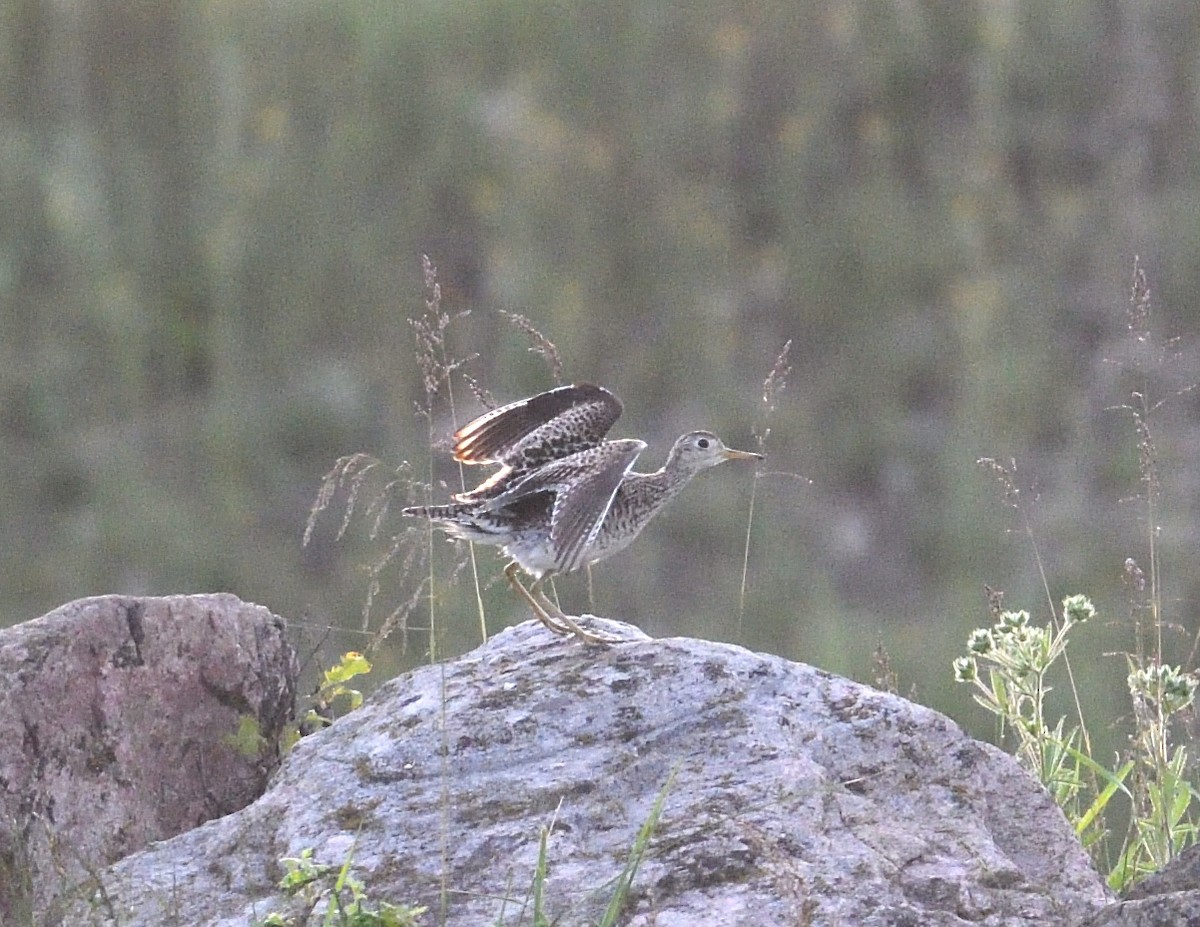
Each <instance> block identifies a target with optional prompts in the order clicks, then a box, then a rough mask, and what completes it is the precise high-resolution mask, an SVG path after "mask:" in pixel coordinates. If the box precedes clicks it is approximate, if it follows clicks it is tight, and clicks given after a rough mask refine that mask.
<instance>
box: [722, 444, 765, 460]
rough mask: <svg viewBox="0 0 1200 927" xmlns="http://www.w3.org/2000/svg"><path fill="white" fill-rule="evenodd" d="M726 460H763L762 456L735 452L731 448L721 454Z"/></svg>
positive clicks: (751, 452) (747, 452) (748, 452)
mask: <svg viewBox="0 0 1200 927" xmlns="http://www.w3.org/2000/svg"><path fill="white" fill-rule="evenodd" d="M721 456H722V457H723V458H725V459H726V460H762V459H763V455H762V454H755V453H754V452H753V451H735V450H734V449H733V448H731V447H727V448H725V451H724V453H722V454H721Z"/></svg>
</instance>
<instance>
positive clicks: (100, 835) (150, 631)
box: [0, 595, 297, 925]
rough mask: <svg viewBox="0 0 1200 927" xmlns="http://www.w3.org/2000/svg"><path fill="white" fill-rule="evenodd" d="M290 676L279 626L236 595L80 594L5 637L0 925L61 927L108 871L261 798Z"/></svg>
mask: <svg viewBox="0 0 1200 927" xmlns="http://www.w3.org/2000/svg"><path fill="white" fill-rule="evenodd" d="M296 674H297V669H296V661H295V656H294V654H293V651H292V648H291V647H290V645H289V644H288V642H287V641H286V640H285V638H284V629H283V622H282V621H281V620H280V619H279V618H277V617H276V616H275V615H272V614H271V613H270V612H269V611H267V609H265V608H262V607H260V606H257V605H248V604H246V603H244V602H242V601H240V600H239V599H237V598H236V597H234V596H231V595H201V596H175V597H171V598H135V597H130V596H102V597H98V598H91V599H80V600H79V601H76V602H71V603H69V604H67V605H64V606H62V607H61V608H59V609H57V610H55V611H53V612H51V613H50V614H48V615H45V616H43V617H41V618H38V619H36V620H33V621H28V622H25V623H24V624H20V625H17V626H16V627H13V628H9V629H7V630H4V631H0V924H5V925H7V924H28V923H31V922H38V921H43V920H44V921H47V922H54V921H56V920H57V919H58V915H57V914H55V913H54V912H55V904H54V902H55V899H56V898H57V897H58V896H59V895H60V894H62V893H64V892H66V891H68V890H71V889H72V887H74V886H78V884H79V883H81V882H83V883H86V882H87V881H88V877H89V876H90V875H92V874H94V873H96V872H97V871H99V870H100V869H102V868H103V867H104V866H106V865H108V864H109V863H112V862H114V861H116V860H118V859H120V858H121V857H123V856H126V855H128V854H129V853H131V852H133V851H134V850H138V849H141V848H142V847H144V846H146V845H147V844H149V843H151V842H153V841H155V840H162V839H164V838H167V837H172V836H174V835H176V834H180V833H183V832H184V831H188V830H191V829H192V828H193V827H195V826H197V825H198V824H201V823H203V822H204V821H207V820H210V819H211V818H215V817H220V816H221V815H224V814H228V813H230V812H231V811H236V810H237V809H239V808H243V807H245V806H246V805H247V804H249V803H250V802H251V801H253V800H254V799H255V798H257V797H258V796H259V795H260V794H262V790H263V788H264V787H265V785H266V782H267V779H268V778H269V776H270V774H271V773H272V772H273V771H274V769H275V768H276V767H277V766H278V753H279V737H280V735H281V733H282V731H283V729H284V726H285V724H286V723H287V722H288V720H289V719H291V717H292V715H293V707H294V702H295V684H296ZM243 719H250V720H251V721H253V723H254V725H256V726H257V729H258V733H260V734H261V735H262V740H261V742H259V743H258V744H257V745H255V744H254V743H253V738H250V739H249V740H250V742H249V743H247V739H246V738H245V737H243V739H242V742H240V743H239V742H237V738H236V735H237V734H238V732H239V726H240V725H241V724H242V721H243ZM256 746H257V747H258V749H255V747H256ZM247 747H250V748H251V749H249V750H248V749H247Z"/></svg>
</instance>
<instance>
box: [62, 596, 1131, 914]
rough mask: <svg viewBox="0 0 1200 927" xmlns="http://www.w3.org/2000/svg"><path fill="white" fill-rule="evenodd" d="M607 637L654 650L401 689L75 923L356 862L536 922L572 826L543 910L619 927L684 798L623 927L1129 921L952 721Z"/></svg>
mask: <svg viewBox="0 0 1200 927" xmlns="http://www.w3.org/2000/svg"><path fill="white" fill-rule="evenodd" d="M589 621H590V623H591V626H592V627H595V628H597V629H598V630H601V631H603V632H607V633H610V634H611V633H614V632H616V633H619V634H621V635H623V636H625V637H628V638H629V639H630V640H629V642H628V643H622V644H617V645H614V646H612V647H609V648H595V647H586V646H583V645H581V644H579V643H577V642H576V641H573V640H560V639H555V638H552V637H551V636H550V635H549V634H547V633H546V631H545V630H544V629H543V628H542V627H541V626H540V625H537V624H535V623H532V622H530V623H526V624H523V625H520V626H518V627H516V628H511V629H509V630H506V631H504V632H502V633H501V634H498V635H497V636H496V637H494V638H493V639H492V640H490V641H488V642H487V644H485V645H484V646H482V647H480V648H479V649H477V650H475V651H473V652H471V653H469V654H467V655H465V656H463V657H461V658H459V659H457V660H454V661H452V662H450V663H446V664H444V665H437V666H429V667H425V668H422V669H419V670H416V671H414V672H412V673H409V674H407V675H406V676H403V677H401V678H398V679H395V680H393V681H391V682H389V683H388V684H386V685H384V686H383V687H382V688H381V689H380V690H379V691H378V692H377V693H376V694H375V696H373V697H372V698H370V699H368V701H367V703H366V704H365V705H363V706H362V707H361V708H360V709H358V710H357V711H354V712H352V713H351V714H349V715H348V716H347V717H345V718H343V719H342V720H340V721H338V722H337V723H336V724H334V725H333V727H331V728H330V729H328V730H326V731H323V732H321V733H319V734H316V735H313V736H311V737H308V738H305V739H304V740H303V741H301V743H300V744H299V745H298V746H297V747H296V749H295V750H294V751H293V752H292V753H291V755H290V756H289V757H288V758H287V759H286V761H285V762H284V764H283V766H282V768H281V769H280V771H279V773H278V774H277V775H276V777H275V779H274V781H273V782H272V784H271V786H270V788H269V790H268V791H267V792H266V794H265V795H263V797H262V798H260V799H259V800H258V801H256V802H255V803H254V804H252V805H251V806H249V807H248V808H246V809H244V810H242V811H240V812H238V813H236V814H232V815H229V816H228V817H225V818H222V819H220V820H217V821H211V822H209V823H207V824H205V825H203V826H201V827H199V828H197V829H195V830H193V831H191V832H189V833H186V834H183V835H181V836H179V837H176V838H174V839H172V840H168V841H166V842H163V843H160V844H156V845H154V846H152V847H149V848H147V849H146V850H143V851H142V852H140V853H137V854H135V855H133V856H131V857H129V858H127V859H125V860H123V861H122V862H120V863H118V864H116V865H115V866H113V867H112V868H111V869H109V870H108V871H107V872H106V873H104V874H103V887H104V894H103V895H101V894H100V893H96V894H95V895H93V897H92V898H91V899H90V900H89V901H87V902H81V903H79V904H78V905H77V906H76V907H75V909H74V910H73V911H72V912H71V914H70V917H69V918H68V922H69V923H71V924H72V925H75V924H88V923H96V924H101V923H120V924H122V925H123V927H137V925H155V927H158V925H163V924H175V923H179V924H188V925H213V927H217V925H221V927H235V925H236V927H246V925H250V924H253V923H255V922H256V920H257V919H259V918H262V917H264V916H265V915H266V914H267V913H269V912H271V911H276V910H278V911H282V912H286V913H291V914H296V913H299V912H300V911H301V910H303V909H298V908H297V907H295V906H294V905H295V900H293V901H291V902H289V901H288V900H286V899H284V898H282V897H281V895H280V892H279V890H278V887H277V883H278V880H279V878H280V876H281V867H280V865H279V863H278V860H279V859H280V858H281V857H287V856H296V855H298V854H299V853H300V852H301V851H302V850H304V849H305V848H307V847H311V848H314V850H315V858H316V859H317V860H319V861H322V862H326V863H329V864H332V865H334V866H338V865H341V863H342V862H343V861H344V860H345V859H346V858H347V856H348V855H350V854H351V853H352V857H353V867H354V872H355V873H356V874H357V876H358V877H359V878H361V879H362V880H363V882H364V883H365V885H366V890H367V893H368V894H369V896H370V897H371V898H372V899H373V900H387V901H391V902H394V903H404V904H423V905H427V906H428V907H429V909H430V910H429V913H428V914H427V915H426V916H425V917H424V919H423V920H422V921H421V923H423V924H443V923H445V924H449V925H452V927H456V925H463V927H465V925H471V927H476V925H491V924H497V923H503V924H505V925H510V927H511V925H517V924H530V923H532V909H531V907H530V905H531V902H530V901H529V892H530V886H531V884H532V882H533V875H534V872H535V868H536V866H537V861H538V853H539V834H540V833H541V832H542V831H543V829H547V830H548V831H549V836H548V841H547V845H548V859H549V871H548V876H547V878H546V880H545V884H544V887H543V895H544V901H543V911H544V913H545V915H546V917H547V918H548V920H549V922H551V923H557V924H560V925H563V927H573V925H585V924H594V923H595V922H596V921H597V920H598V918H599V917H600V914H601V912H602V911H603V909H604V906H605V905H606V904H607V902H608V900H609V898H610V897H611V896H612V893H613V880H614V879H615V878H616V877H617V876H618V874H619V873H620V872H621V870H622V867H623V865H624V863H625V861H626V859H627V858H628V855H629V853H630V849H631V847H632V846H633V845H634V843H635V840H636V837H637V834H638V831H639V828H640V827H642V825H643V823H644V822H645V821H647V819H648V818H649V816H650V814H651V811H652V808H653V807H654V803H655V800H656V798H657V797H658V796H659V795H661V794H662V793H663V790H664V788H665V787H666V786H667V784H668V783H670V787H669V789H668V790H667V792H666V797H665V804H664V806H663V811H662V816H661V818H660V820H659V822H658V826H657V828H656V829H655V831H654V834H653V836H652V838H651V840H650V841H649V845H648V852H647V856H646V858H645V859H644V861H643V863H642V865H641V868H640V869H639V870H638V871H637V874H636V878H635V880H634V882H633V890H632V893H631V895H630V897H629V900H628V906H627V908H626V910H625V913H624V915H623V916H622V918H621V920H620V921H619V923H621V924H623V925H633V927H642V925H644V927H650V925H656V927H683V925H688V927H692V925H697V924H703V925H705V927H722V925H739V927H743V925H776V924H778V925H789V927H793V925H800V924H811V925H845V927H885V925H887V927H900V925H913V927H941V925H945V927H950V925H968V924H970V925H976V927H978V925H984V927H1002V925H1004V927H1009V925H1011V927H1016V925H1022V927H1031V925H1054V927H1060V925H1064V924H1067V923H1072V922H1076V921H1077V920H1078V919H1082V918H1084V917H1087V916H1090V915H1091V914H1093V913H1094V912H1095V911H1097V910H1098V909H1099V908H1100V907H1101V906H1103V905H1104V904H1105V903H1106V902H1107V901H1108V893H1107V891H1106V889H1105V887H1104V885H1103V883H1102V881H1101V879H1100V877H1099V876H1098V875H1097V874H1096V872H1095V871H1094V870H1093V868H1092V866H1091V865H1090V863H1089V861H1088V858H1087V856H1086V854H1085V853H1084V852H1083V850H1082V849H1081V848H1080V846H1079V844H1078V842H1077V841H1076V839H1075V837H1074V835H1073V834H1072V831H1071V828H1070V827H1069V826H1068V824H1067V822H1066V820H1065V819H1064V817H1063V815H1062V814H1061V812H1060V811H1059V809H1058V808H1057V807H1056V806H1055V805H1054V803H1053V802H1052V801H1051V800H1050V798H1049V797H1048V796H1047V795H1046V793H1045V792H1044V791H1043V790H1042V789H1041V788H1040V787H1039V786H1038V784H1037V783H1036V782H1034V781H1033V780H1032V779H1031V778H1030V777H1029V776H1027V775H1026V774H1025V773H1024V772H1023V771H1021V770H1020V769H1019V768H1018V767H1017V766H1016V764H1015V763H1014V762H1013V761H1012V760H1011V759H1010V758H1009V757H1008V756H1006V755H1005V754H1003V753H1001V752H1000V751H998V750H995V749H993V748H992V747H989V746H987V745H985V744H981V743H978V742H976V741H974V740H972V739H971V738H970V737H968V736H967V735H966V734H965V733H963V731H962V730H960V729H959V728H958V726H957V725H955V724H954V723H953V722H951V721H949V720H948V719H947V718H945V717H943V716H942V715H939V714H937V713H936V712H934V711H931V710H929V709H926V708H922V707H921V706H919V705H915V704H913V703H911V702H908V701H905V700H904V699H902V698H899V697H896V696H893V695H888V694H885V693H882V692H878V691H876V690H873V689H871V688H869V687H866V686H862V685H858V684H856V683H853V682H850V681H848V680H846V679H842V678H839V677H837V676H832V675H830V674H828V673H824V672H821V671H820V670H816V669H813V668H811V667H808V666H804V665H799V664H795V663H790V662H788V661H786V660H783V659H780V658H778V657H771V656H764V655H761V654H755V653H751V652H749V651H747V650H744V649H742V648H740V647H736V646H731V645H727V644H717V643H708V642H704V641H698V640H688V639H667V640H649V639H647V638H645V636H644V635H642V634H641V632H639V631H637V630H636V629H633V628H631V627H629V626H627V625H622V624H618V623H616V622H607V621H602V620H600V619H589ZM299 922H300V923H303V922H304V921H303V920H302V919H301V920H300V921H299ZM311 923H319V919H317V920H313V921H311Z"/></svg>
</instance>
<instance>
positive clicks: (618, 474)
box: [487, 438, 646, 573]
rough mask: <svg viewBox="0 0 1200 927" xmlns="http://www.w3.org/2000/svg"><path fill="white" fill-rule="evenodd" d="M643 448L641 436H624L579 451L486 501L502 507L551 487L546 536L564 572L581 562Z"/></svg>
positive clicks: (644, 445) (576, 567)
mask: <svg viewBox="0 0 1200 927" xmlns="http://www.w3.org/2000/svg"><path fill="white" fill-rule="evenodd" d="M645 448H646V442H645V441H638V440H636V439H633V438H627V439H623V440H620V441H606V442H605V443H604V444H601V445H600V446H599V447H593V448H588V449H586V450H583V451H579V452H577V453H575V454H572V455H571V456H569V457H564V458H563V459H561V460H556V461H554V462H553V463H550V464H547V465H546V466H544V467H542V468H541V469H539V470H535V471H534V472H533V473H531V474H529V475H528V476H526V477H525V478H524V479H521V480H519V481H518V482H516V483H514V484H513V485H512V486H510V487H509V488H508V489H506V490H505V491H504V492H502V493H500V494H499V495H498V496H496V497H495V498H493V499H491V500H489V501H488V502H487V507H488V508H489V509H498V508H503V507H504V506H506V505H510V504H511V503H513V502H516V501H517V500H519V499H523V498H525V497H527V496H531V495H533V494H535V493H541V492H552V493H554V507H553V509H552V511H551V516H550V542H551V544H552V546H553V547H554V552H555V559H556V561H557V571H558V572H560V573H569V572H570V571H571V570H575V569H578V568H579V567H580V566H582V565H583V556H584V553H585V552H586V551H587V549H588V548H589V547H590V546H591V545H592V542H593V541H595V539H596V535H597V534H598V533H599V531H600V526H601V525H602V524H603V523H604V518H605V516H606V515H608V512H609V509H611V508H612V503H613V499H614V498H615V496H616V494H617V490H618V489H619V488H620V486H621V483H622V482H623V481H624V479H625V477H626V475H627V474H628V473H629V470H630V468H631V467H632V466H633V462H634V461H635V460H637V457H638V455H639V454H640V453H641V452H642V451H643V450H645Z"/></svg>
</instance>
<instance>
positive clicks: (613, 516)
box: [403, 383, 762, 643]
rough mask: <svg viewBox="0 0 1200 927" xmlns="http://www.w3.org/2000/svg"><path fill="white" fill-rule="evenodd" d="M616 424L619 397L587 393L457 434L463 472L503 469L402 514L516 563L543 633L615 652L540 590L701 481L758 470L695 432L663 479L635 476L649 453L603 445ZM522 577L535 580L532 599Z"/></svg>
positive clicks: (581, 390) (545, 399) (501, 414)
mask: <svg viewBox="0 0 1200 927" xmlns="http://www.w3.org/2000/svg"><path fill="white" fill-rule="evenodd" d="M620 414H621V401H620V400H619V399H617V397H616V396H614V395H613V394H612V393H610V392H609V391H608V390H606V389H604V388H603V387H599V386H592V385H591V384H587V383H580V384H576V385H573V386H560V387H558V388H557V389H552V390H549V391H547V392H544V393H539V394H538V395H536V396H531V397H530V398H528V399H521V400H519V401H517V402H513V403H509V404H508V405H506V406H501V407H500V408H498V409H493V410H492V411H490V412H487V413H485V414H484V415H481V416H479V417H478V418H476V419H474V420H473V421H471V422H468V423H467V424H466V425H464V426H463V427H462V428H460V429H459V430H458V431H457V432H455V434H454V447H453V452H454V459H455V460H459V461H462V462H463V463H465V464H499V465H500V469H499V470H498V471H497V472H496V473H494V474H493V475H492V476H491V477H490V478H489V479H487V480H486V481H485V482H483V483H481V484H480V485H479V486H477V487H476V488H475V489H472V490H470V491H469V492H461V493H458V494H457V495H455V496H454V497H453V499H454V501H453V502H451V503H450V504H448V505H427V506H426V505H423V506H414V507H412V508H406V509H404V510H403V513H404V514H405V515H416V516H423V517H425V518H428V519H430V520H431V521H433V522H434V524H436V525H437V526H438V527H440V528H442V529H444V530H445V531H447V532H448V533H449V534H450V535H452V536H454V537H457V538H462V539H465V540H469V541H477V542H479V543H481V544H493V545H497V546H499V547H501V548H502V549H503V550H504V552H505V554H507V555H508V556H509V557H511V558H512V562H511V563H509V564H508V566H507V567H505V569H504V575H505V577H506V578H507V579H508V582H509V584H510V585H511V586H512V587H513V589H514V590H516V592H517V594H518V595H520V596H521V598H523V599H524V600H525V601H526V603H528V605H529V608H530V609H531V610H532V611H533V614H534V615H535V616H536V617H537V619H538V620H539V621H541V622H542V624H544V625H545V626H546V627H547V628H549V629H550V630H551V631H553V632H555V633H556V634H574V635H576V636H578V637H579V638H580V639H582V640H584V641H586V642H588V643H613V641H611V640H610V639H608V638H605V637H601V636H599V635H596V634H592V633H591V632H589V631H585V630H584V629H583V628H581V627H580V626H579V625H578V624H577V623H576V622H575V620H574V619H573V618H571V617H570V616H569V615H566V614H564V613H563V612H562V610H561V609H560V608H559V607H558V606H557V605H555V604H554V603H553V602H551V601H550V599H548V598H547V597H546V595H545V594H544V593H543V592H542V584H543V583H544V582H545V581H546V580H547V579H548V578H549V577H551V576H554V575H555V574H558V573H569V572H571V571H572V570H577V569H579V568H580V567H582V566H586V565H587V564H590V563H595V562H596V561H598V560H603V559H604V558H605V557H610V556H612V555H613V554H615V553H616V552H617V551H619V550H621V549H623V548H624V547H626V546H628V545H629V544H630V543H632V542H633V540H634V539H635V538H636V537H637V536H638V535H639V534H640V533H641V531H642V529H643V528H645V527H646V525H647V523H648V522H649V521H650V519H652V518H653V517H654V516H655V515H656V514H658V512H659V511H661V510H662V508H663V506H664V505H666V503H667V502H668V501H670V499H671V498H672V497H673V496H674V495H675V494H676V493H678V492H679V491H680V490H681V489H683V487H684V486H686V485H687V483H688V481H689V480H691V478H692V477H693V476H695V475H696V474H697V473H699V472H700V471H701V470H707V469H708V468H709V467H715V466H716V465H717V464H719V463H723V462H724V461H726V460H761V459H762V455H761V454H755V453H752V452H750V451H735V450H733V449H732V448H728V447H726V446H725V445H724V444H722V443H721V439H720V438H718V437H717V436H716V435H714V434H713V433H712V432H710V431H691V432H688V433H687V434H685V435H683V436H681V437H680V438H679V439H678V440H677V441H676V442H675V444H674V446H673V447H672V448H671V451H670V453H669V454H668V455H667V462H666V464H664V465H663V467H662V468H661V469H659V470H655V471H654V472H653V473H635V472H634V471H633V470H632V467H633V463H634V461H635V460H636V459H637V456H638V454H640V453H641V452H642V451H643V450H645V448H646V442H644V441H638V440H636V439H634V438H622V439H619V440H613V441H606V440H604V436H605V435H606V434H608V430H609V429H610V428H611V427H612V425H613V423H614V422H615V421H616V420H617V417H618V416H619V415H620ZM518 568H520V569H522V570H524V571H525V572H526V573H528V574H529V575H531V576H532V577H533V584H532V585H531V586H530V587H529V588H528V589H526V588H525V586H524V585H523V584H522V583H521V581H520V580H519V579H518V578H517V575H516V571H517V569H518Z"/></svg>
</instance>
